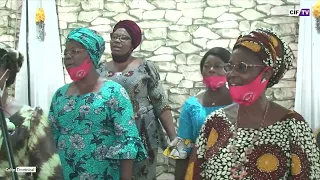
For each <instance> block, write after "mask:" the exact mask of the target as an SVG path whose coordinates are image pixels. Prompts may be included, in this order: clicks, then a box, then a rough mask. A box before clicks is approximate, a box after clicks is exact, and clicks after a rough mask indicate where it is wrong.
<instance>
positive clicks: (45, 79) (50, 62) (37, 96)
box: [15, 0, 64, 112]
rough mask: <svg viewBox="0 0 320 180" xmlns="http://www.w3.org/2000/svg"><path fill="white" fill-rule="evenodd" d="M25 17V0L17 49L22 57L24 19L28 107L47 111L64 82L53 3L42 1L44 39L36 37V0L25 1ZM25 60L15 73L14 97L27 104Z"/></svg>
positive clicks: (51, 0)
mask: <svg viewBox="0 0 320 180" xmlns="http://www.w3.org/2000/svg"><path fill="white" fill-rule="evenodd" d="M28 5H29V9H28V11H29V12H28V13H29V16H28V17H27V16H26V1H25V0H24V1H23V5H22V17H21V26H20V36H19V44H18V49H19V50H20V51H21V52H22V53H23V54H24V55H25V57H26V54H27V52H26V23H25V22H26V19H27V18H28V20H29V61H30V81H31V82H30V87H31V90H30V91H31V92H30V93H31V106H33V107H35V106H39V107H41V108H42V109H43V110H44V111H45V112H48V110H49V106H50V103H51V99H52V96H53V94H54V93H55V91H56V90H57V89H58V88H59V87H61V86H63V85H64V73H63V65H62V58H61V48H60V47H61V46H60V36H59V28H58V17H57V11H56V2H55V1H54V0H50V1H47V0H43V1H42V7H43V8H44V11H45V14H46V19H45V32H46V36H45V40H44V42H41V41H39V40H38V39H37V37H36V25H35V12H36V9H37V8H39V7H40V5H41V3H40V0H29V1H28ZM27 75H28V74H27V62H26V61H25V62H24V63H23V65H22V68H21V70H20V72H19V73H18V75H17V80H16V87H15V98H16V99H17V100H18V101H20V102H21V103H24V104H28V93H29V92H28V78H27Z"/></svg>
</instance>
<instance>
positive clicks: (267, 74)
mask: <svg viewBox="0 0 320 180" xmlns="http://www.w3.org/2000/svg"><path fill="white" fill-rule="evenodd" d="M273 73H274V71H273V69H272V68H268V69H267V70H266V71H265V72H264V75H263V76H262V79H265V80H270V78H271V77H272V76H273Z"/></svg>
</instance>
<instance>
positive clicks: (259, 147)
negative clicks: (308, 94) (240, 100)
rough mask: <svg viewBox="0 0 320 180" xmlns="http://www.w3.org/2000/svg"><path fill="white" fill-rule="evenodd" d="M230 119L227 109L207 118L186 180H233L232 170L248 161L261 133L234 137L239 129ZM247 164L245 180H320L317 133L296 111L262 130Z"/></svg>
mask: <svg viewBox="0 0 320 180" xmlns="http://www.w3.org/2000/svg"><path fill="white" fill-rule="evenodd" d="M229 117H231V116H227V115H226V112H225V110H224V109H220V110H217V111H215V112H213V113H212V114H211V115H210V116H208V117H207V120H206V122H205V124H204V126H203V127H202V129H201V131H200V135H199V137H198V139H197V141H196V145H195V148H194V150H193V152H192V155H191V160H190V163H189V166H188V170H187V174H186V180H200V179H204V180H208V179H217V180H229V179H233V177H232V174H231V169H232V167H233V166H234V165H235V164H236V163H237V162H239V161H241V159H243V158H244V156H245V149H246V148H247V147H248V146H249V145H251V142H252V139H253V137H254V135H255V134H256V133H257V132H258V131H259V130H258V129H251V128H238V133H237V135H236V136H232V132H233V129H234V128H235V126H234V125H233V123H232V122H234V121H230V119H229ZM233 117H237V116H233ZM234 137H236V138H234ZM231 144H235V145H236V151H235V153H231V152H230V149H229V146H230V145H231ZM234 155H236V157H237V159H236V160H235V159H234V158H233V156H234ZM247 160H248V161H247V162H246V164H245V168H246V172H247V175H246V176H245V177H244V179H245V180H251V179H252V180H287V179H297V180H298V179H299V180H319V179H320V151H319V149H318V147H317V145H316V141H315V138H314V135H313V132H312V130H311V128H310V127H309V126H308V124H307V123H306V122H305V120H304V119H303V117H301V115H299V114H298V113H296V112H294V111H292V112H291V113H289V114H287V115H286V116H285V117H283V118H282V119H281V120H280V121H277V122H276V123H274V124H272V125H269V126H267V127H264V128H262V130H261V132H260V136H259V140H258V141H256V143H255V144H254V149H253V150H252V152H251V154H249V155H248V156H247Z"/></svg>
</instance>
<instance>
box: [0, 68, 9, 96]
mask: <svg viewBox="0 0 320 180" xmlns="http://www.w3.org/2000/svg"><path fill="white" fill-rule="evenodd" d="M8 71H9V69H7V70H6V72H4V73H3V75H2V76H1V78H0V81H1V80H2V79H3V77H4V76H5V75H6V74H7V73H8ZM6 85H7V80H6V81H5V82H4V84H3V87H2V88H1V89H0V96H1V98H2V96H3V92H4V89H5V88H6Z"/></svg>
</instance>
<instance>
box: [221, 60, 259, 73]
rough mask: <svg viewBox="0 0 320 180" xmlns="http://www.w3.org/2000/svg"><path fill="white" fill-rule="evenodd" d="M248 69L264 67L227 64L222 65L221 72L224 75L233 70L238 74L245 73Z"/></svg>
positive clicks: (241, 63)
mask: <svg viewBox="0 0 320 180" xmlns="http://www.w3.org/2000/svg"><path fill="white" fill-rule="evenodd" d="M250 67H264V65H257V64H246V63H244V62H240V63H238V64H230V63H227V64H225V65H224V67H223V70H224V71H225V72H226V73H230V72H232V71H233V70H234V69H235V70H236V71H237V72H238V73H245V72H247V70H248V68H250Z"/></svg>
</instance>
